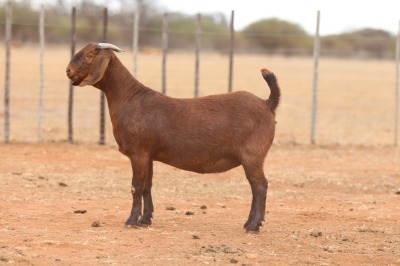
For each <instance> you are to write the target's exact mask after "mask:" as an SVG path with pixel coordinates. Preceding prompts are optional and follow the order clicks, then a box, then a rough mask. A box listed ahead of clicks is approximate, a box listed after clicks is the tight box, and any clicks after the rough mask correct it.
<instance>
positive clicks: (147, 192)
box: [140, 161, 154, 226]
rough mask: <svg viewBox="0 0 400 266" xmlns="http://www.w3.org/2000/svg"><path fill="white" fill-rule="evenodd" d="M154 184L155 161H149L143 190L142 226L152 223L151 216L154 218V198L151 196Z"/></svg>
mask: <svg viewBox="0 0 400 266" xmlns="http://www.w3.org/2000/svg"><path fill="white" fill-rule="evenodd" d="M152 185H153V161H150V163H149V169H148V173H147V179H146V186H145V188H144V190H143V205H144V206H143V216H142V218H141V219H140V223H141V225H142V226H145V225H151V218H153V212H154V207H153V199H152V197H151V187H152Z"/></svg>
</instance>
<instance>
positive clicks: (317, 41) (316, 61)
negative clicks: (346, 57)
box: [310, 10, 320, 144]
mask: <svg viewBox="0 0 400 266" xmlns="http://www.w3.org/2000/svg"><path fill="white" fill-rule="evenodd" d="M319 21H320V12H319V10H318V11H317V28H316V31H315V38H314V79H313V95H312V106H311V136H310V141H311V144H315V127H316V123H317V99H318V64H319V48H320V39H319Z"/></svg>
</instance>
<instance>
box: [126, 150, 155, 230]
mask: <svg viewBox="0 0 400 266" xmlns="http://www.w3.org/2000/svg"><path fill="white" fill-rule="evenodd" d="M130 159H131V165H132V172H133V176H132V188H131V191H132V200H133V201H132V210H131V215H130V216H129V218H128V220H127V221H126V222H125V226H126V227H130V226H138V225H140V216H141V215H142V196H143V190H144V189H145V186H146V179H147V176H148V172H149V160H147V159H143V158H136V157H135V158H130Z"/></svg>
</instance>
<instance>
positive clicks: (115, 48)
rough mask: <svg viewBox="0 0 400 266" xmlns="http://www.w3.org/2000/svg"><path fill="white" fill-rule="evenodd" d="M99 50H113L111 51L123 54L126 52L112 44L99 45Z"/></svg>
mask: <svg viewBox="0 0 400 266" xmlns="http://www.w3.org/2000/svg"><path fill="white" fill-rule="evenodd" d="M97 49H111V50H113V51H116V52H123V51H124V50H122V49H121V48H119V47H118V46H115V45H114V44H111V43H99V44H98V45H97Z"/></svg>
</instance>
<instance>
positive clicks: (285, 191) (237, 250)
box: [0, 143, 400, 265]
mask: <svg viewBox="0 0 400 266" xmlns="http://www.w3.org/2000/svg"><path fill="white" fill-rule="evenodd" d="M0 153H1V154H2V156H1V164H0V183H1V186H0V236H1V237H0V264H18V265H79V264H81V265H82V264H86V265H105V264H107V265H110V264H111V265H203V264H212V265H230V264H237V265H308V264H311V265H350V264H351V265H400V248H399V247H400V164H399V162H400V150H399V149H398V148H397V149H396V148H392V147H388V146H376V147H372V146H371V147H365V146H310V145H293V144H292V145H290V144H284V145H283V144H280V145H274V146H273V147H272V149H271V151H270V153H269V155H268V158H267V161H266V164H265V171H266V173H267V175H268V179H269V184H270V186H269V194H268V200H267V210H268V213H267V216H266V223H265V224H264V226H263V227H262V228H261V230H260V232H259V233H258V234H247V233H246V232H244V230H243V229H242V226H243V223H244V222H245V220H246V218H247V215H248V211H249V208H250V206H249V205H250V200H251V194H250V193H251V192H250V187H249V185H248V183H247V181H246V179H245V177H244V174H243V170H242V169H241V168H236V169H233V170H231V171H228V172H226V173H222V174H210V175H198V174H195V173H191V172H185V171H181V170H178V169H175V168H172V167H169V166H166V165H163V164H161V163H156V164H155V167H154V168H155V169H154V172H155V174H154V175H155V177H154V188H153V199H154V204H155V217H154V219H153V225H152V226H151V227H150V228H139V229H133V228H131V229H126V228H124V227H123V224H124V222H125V220H126V218H127V217H128V215H129V211H130V207H131V194H130V177H131V169H130V164H129V161H128V160H127V159H126V158H125V157H123V156H122V155H121V154H119V153H118V151H117V148H116V147H114V146H110V145H109V146H97V145H94V144H93V145H89V144H85V145H82V144H81V145H70V144H66V143H46V144H20V143H12V144H0ZM188 214H192V215H188Z"/></svg>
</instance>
